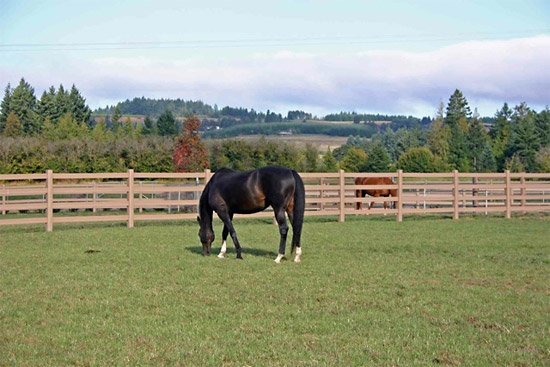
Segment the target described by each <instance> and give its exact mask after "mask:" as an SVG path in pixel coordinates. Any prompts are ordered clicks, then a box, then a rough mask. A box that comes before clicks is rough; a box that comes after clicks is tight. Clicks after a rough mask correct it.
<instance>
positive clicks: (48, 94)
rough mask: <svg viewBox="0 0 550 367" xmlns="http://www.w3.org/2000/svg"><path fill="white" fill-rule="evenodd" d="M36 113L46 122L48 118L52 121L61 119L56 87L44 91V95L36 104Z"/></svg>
mask: <svg viewBox="0 0 550 367" xmlns="http://www.w3.org/2000/svg"><path fill="white" fill-rule="evenodd" d="M36 113H37V115H38V118H39V119H40V121H42V123H45V121H46V120H50V123H53V122H55V123H57V122H58V121H59V115H58V113H57V106H56V103H55V88H54V87H53V86H52V87H51V88H50V89H49V91H44V92H42V96H41V97H40V100H39V101H38V103H37V104H36Z"/></svg>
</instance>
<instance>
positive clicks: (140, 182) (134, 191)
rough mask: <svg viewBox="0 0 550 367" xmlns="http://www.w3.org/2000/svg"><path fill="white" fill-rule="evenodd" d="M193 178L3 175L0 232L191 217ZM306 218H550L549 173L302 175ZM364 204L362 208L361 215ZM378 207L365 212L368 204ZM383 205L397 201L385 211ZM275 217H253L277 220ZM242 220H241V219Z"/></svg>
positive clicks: (198, 180)
mask: <svg viewBox="0 0 550 367" xmlns="http://www.w3.org/2000/svg"><path fill="white" fill-rule="evenodd" d="M211 175H212V174H211V172H210V170H205V171H204V172H196V173H138V172H134V171H133V170H128V171H127V172H123V173H53V172H52V171H51V170H50V171H47V172H46V173H44V174H23V175H0V198H1V201H0V214H1V215H0V226H1V225H19V224H37V223H39V224H45V227H46V230H47V231H52V230H53V226H54V224H57V223H74V222H107V221H124V222H126V223H127V225H128V227H130V228H131V227H133V226H134V223H135V222H136V221H151V220H172V219H194V218H195V217H196V215H197V214H196V213H197V204H198V198H199V197H200V194H201V192H202V190H203V189H204V186H205V184H206V182H208V180H209V179H210V177H211ZM300 175H301V177H302V178H303V180H304V183H305V188H306V216H313V215H322V216H326V215H334V216H337V217H338V219H339V221H342V222H343V221H344V220H345V217H346V215H368V214H393V215H395V216H396V219H397V221H402V219H403V215H405V214H407V215H410V214H426V213H448V214H452V215H453V218H454V219H458V218H459V216H460V215H461V214H463V213H478V214H485V215H487V214H489V213H501V214H502V215H504V216H505V217H506V218H510V217H511V215H512V213H526V212H550V174H538V173H537V174H534V173H510V172H509V171H506V172H504V173H459V172H457V171H454V172H450V173H405V172H402V171H397V172H392V173H346V172H344V171H342V170H341V171H339V172H336V173H301V174H300ZM357 177H389V178H391V179H392V181H393V184H391V185H355V178H357ZM362 189H363V190H364V189H395V190H397V196H396V197H390V198H372V197H368V196H367V197H365V198H357V197H356V191H357V190H362ZM358 202H361V203H363V204H364V205H363V208H362V209H361V210H357V209H356V204H357V203H358ZM370 202H374V203H375V206H374V207H373V208H372V209H370V210H368V209H367V205H366V204H367V203H370ZM383 202H388V203H395V205H394V206H393V207H392V206H391V205H389V206H388V208H387V209H384V208H383ZM272 215H273V214H272V213H271V212H269V210H268V211H265V212H261V213H256V214H253V215H251V216H253V217H266V216H272ZM237 217H238V216H237Z"/></svg>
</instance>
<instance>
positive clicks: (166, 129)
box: [157, 110, 200, 136]
mask: <svg viewBox="0 0 550 367" xmlns="http://www.w3.org/2000/svg"><path fill="white" fill-rule="evenodd" d="M199 124H200V123H199ZM157 129H158V133H159V135H161V136H168V135H176V134H177V133H178V124H177V121H176V119H175V118H174V114H173V113H172V111H170V110H166V111H164V112H163V113H162V115H160V117H159V118H158V120H157Z"/></svg>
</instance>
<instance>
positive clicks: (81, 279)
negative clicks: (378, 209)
mask: <svg viewBox="0 0 550 367" xmlns="http://www.w3.org/2000/svg"><path fill="white" fill-rule="evenodd" d="M235 226H236V229H237V233H238V235H239V238H240V240H241V243H242V244H243V247H244V253H243V256H244V258H245V259H244V261H239V260H236V259H234V256H235V252H234V248H233V247H232V244H231V243H229V244H228V245H230V246H228V248H229V251H228V254H227V258H226V259H218V258H217V257H216V256H215V254H214V255H213V256H210V257H208V258H204V257H202V256H201V255H200V251H201V247H200V243H199V242H198V237H197V232H198V226H197V225H196V223H194V222H191V221H188V222H180V223H178V224H175V223H169V224H167V223H155V224H151V223H148V224H145V223H143V224H138V226H137V227H136V228H133V229H128V228H126V227H124V226H123V225H118V224H110V225H106V224H101V225H100V224H86V225H74V224H73V225H57V226H56V228H55V231H54V232H51V233H46V232H44V231H43V226H30V227H28V228H25V229H24V228H22V227H8V228H0V366H12V365H13V366H37V365H40V366H50V365H51V366H65V365H73V366H124V365H128V366H440V365H441V366H548V365H550V317H549V315H550V243H549V242H550V241H549V238H550V220H549V218H548V217H542V218H540V217H526V218H513V219H511V220H506V219H504V218H479V217H476V218H471V217H470V218H463V219H460V220H458V221H453V220H449V219H441V218H438V219H430V218H424V219H416V218H408V217H407V218H405V221H404V222H402V223H397V222H395V221H394V218H393V217H391V218H390V217H387V218H380V217H368V218H365V217H349V218H346V222H345V223H337V222H335V221H334V218H331V219H323V218H316V219H312V218H308V219H307V221H306V223H305V226H304V236H303V251H304V253H303V256H302V263H300V264H295V263H294V262H292V261H288V260H287V261H283V262H282V263H281V264H279V265H277V264H275V263H274V262H273V259H274V258H275V256H276V252H277V247H278V230H277V227H276V226H274V225H273V224H272V221H271V220H236V221H235ZM215 229H216V235H217V236H218V237H217V239H216V243H215V248H214V250H215V251H216V253H217V251H218V250H219V247H220V242H221V238H220V237H221V224H220V222H216V223H215Z"/></svg>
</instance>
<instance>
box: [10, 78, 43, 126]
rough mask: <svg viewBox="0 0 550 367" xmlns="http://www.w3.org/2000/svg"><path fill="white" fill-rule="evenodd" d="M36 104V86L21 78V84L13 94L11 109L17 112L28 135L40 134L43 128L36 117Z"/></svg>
mask: <svg viewBox="0 0 550 367" xmlns="http://www.w3.org/2000/svg"><path fill="white" fill-rule="evenodd" d="M35 105H36V97H35V96H34V88H33V87H31V85H30V84H29V83H27V82H26V81H25V79H24V78H21V81H20V82H19V85H18V86H17V87H15V89H14V90H13V93H12V95H11V100H10V110H11V111H13V112H14V113H15V115H16V116H17V119H18V120H19V121H20V122H21V125H23V132H24V133H25V134H27V135H35V134H38V133H39V132H40V129H41V126H40V124H39V122H38V119H37V117H36V113H35Z"/></svg>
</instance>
